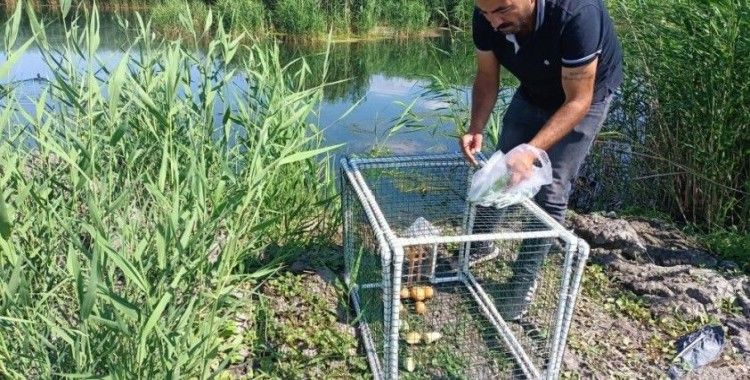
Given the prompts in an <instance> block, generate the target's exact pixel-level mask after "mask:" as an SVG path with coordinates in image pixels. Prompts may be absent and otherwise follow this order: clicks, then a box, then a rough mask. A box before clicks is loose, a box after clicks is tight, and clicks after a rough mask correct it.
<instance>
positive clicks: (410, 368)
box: [405, 356, 417, 372]
mask: <svg viewBox="0 0 750 380" xmlns="http://www.w3.org/2000/svg"><path fill="white" fill-rule="evenodd" d="M405 365H406V370H407V371H409V372H414V370H415V369H416V368H417V363H415V362H414V358H412V357H411V356H409V357H408V358H406V363H405Z"/></svg>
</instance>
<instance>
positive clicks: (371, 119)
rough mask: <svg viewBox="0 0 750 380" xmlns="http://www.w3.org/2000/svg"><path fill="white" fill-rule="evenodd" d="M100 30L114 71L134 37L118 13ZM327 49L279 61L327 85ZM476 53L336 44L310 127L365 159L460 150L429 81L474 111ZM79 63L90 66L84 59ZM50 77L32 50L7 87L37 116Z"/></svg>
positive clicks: (458, 38)
mask: <svg viewBox="0 0 750 380" xmlns="http://www.w3.org/2000/svg"><path fill="white" fill-rule="evenodd" d="M43 16H44V15H43ZM58 17H59V16H55V15H54V14H50V15H46V16H44V17H43V18H44V20H45V24H46V27H45V29H46V31H47V36H48V38H49V41H50V44H51V45H52V47H53V48H54V47H55V45H56V44H57V46H58V47H60V45H61V44H62V43H63V42H64V29H63V26H62V24H61V23H60V21H59V18H58ZM130 19H131V22H132V20H133V19H132V17H131V18H130ZM0 21H3V20H0ZM24 22H25V20H24ZM100 23H101V26H100V38H101V43H100V47H99V50H98V59H99V60H100V61H101V63H102V64H103V65H105V66H113V65H115V64H116V63H117V62H118V61H119V59H120V57H121V56H122V48H123V47H124V46H128V45H129V42H130V41H129V38H130V37H132V36H129V35H128V33H127V32H123V28H122V26H121V25H119V23H118V19H117V17H116V15H114V14H110V13H102V14H101V16H100ZM131 25H132V23H131ZM131 28H132V26H131ZM133 34H135V32H134V33H133ZM30 36H31V31H30V27H29V26H28V25H22V26H21V30H20V32H19V41H23V40H25V38H28V37H30ZM326 47H327V46H326V43H325V42H318V43H310V42H308V43H300V42H291V41H282V42H280V56H281V57H282V60H283V61H284V62H290V61H292V60H295V59H297V58H305V59H306V61H307V62H308V64H309V65H310V67H311V74H312V77H313V78H312V80H311V81H313V82H315V81H322V80H323V78H322V73H323V71H324V62H325V51H326ZM473 51H474V49H473V45H472V43H471V41H470V38H469V36H467V35H466V34H465V33H459V34H453V35H451V34H446V35H442V36H439V37H432V38H412V39H382V40H368V41H356V42H339V43H334V44H333V45H332V46H331V49H330V55H329V57H328V75H327V77H326V80H327V81H328V82H337V83H336V84H334V85H331V86H329V87H327V88H326V90H325V92H324V100H323V102H322V104H320V106H319V108H318V110H317V111H316V112H315V115H312V116H311V119H310V122H312V123H315V124H317V125H319V126H320V127H321V128H323V129H324V135H325V139H326V141H325V143H326V144H340V143H345V144H346V145H345V147H344V148H343V151H344V152H366V151H369V150H372V149H373V148H376V147H377V148H378V149H383V148H385V149H386V150H388V151H390V152H392V153H396V154H399V153H400V154H409V153H426V152H430V153H436V152H455V151H458V146H457V144H456V138H455V137H454V125H453V124H454V123H453V122H451V121H449V120H446V119H445V118H441V117H440V115H441V114H445V112H444V111H442V109H443V108H445V107H446V105H447V104H445V102H443V101H440V100H436V99H434V97H432V96H431V95H430V94H428V91H427V90H428V86H429V84H430V78H431V76H434V75H437V76H440V77H441V79H443V80H444V81H447V83H449V84H450V85H451V87H453V88H454V90H453V94H454V95H455V97H456V98H457V99H460V100H461V102H462V103H463V104H468V89H469V87H468V85H469V84H470V83H471V81H472V79H473V77H472V76H473V70H474V66H473V65H474V57H473ZM0 59H2V60H4V59H5V54H4V52H0ZM80 62H81V65H84V64H86V63H85V61H84V60H81V61H80ZM51 75H52V73H51V72H50V70H49V68H48V66H47V65H46V64H45V63H44V62H43V61H42V58H41V54H40V53H39V52H38V51H35V50H34V49H30V50H28V51H27V52H26V53H25V54H24V55H23V56H21V57H20V58H19V60H18V62H17V63H16V64H15V65H14V66H13V69H12V70H11V72H10V73H9V75H8V76H7V77H6V78H5V80H4V82H5V83H6V84H7V83H12V84H13V85H14V86H17V90H16V94H20V97H21V99H19V100H20V101H21V104H23V105H24V107H26V108H27V110H29V111H31V109H32V108H33V106H32V105H33V104H34V102H35V101H36V100H37V99H38V97H39V95H40V92H41V90H42V89H43V88H44V87H45V86H46V79H47V78H50V77H51ZM316 76H318V77H317V78H316ZM219 108H220V107H219ZM407 108H408V109H409V111H411V118H410V120H411V123H410V125H409V126H407V127H406V128H402V129H399V131H398V133H391V132H393V130H392V127H393V126H394V125H395V122H396V120H397V119H398V118H399V117H400V116H401V115H402V114H403V113H404V112H405V110H406V109H407ZM342 115H345V116H344V117H342ZM465 116H466V117H468V114H466V115H465ZM220 119H221V118H218V120H220ZM340 153H341V152H340Z"/></svg>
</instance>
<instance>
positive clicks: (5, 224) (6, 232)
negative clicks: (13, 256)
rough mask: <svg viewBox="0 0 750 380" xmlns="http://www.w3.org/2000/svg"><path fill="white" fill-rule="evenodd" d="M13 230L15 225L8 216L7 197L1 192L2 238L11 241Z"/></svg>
mask: <svg viewBox="0 0 750 380" xmlns="http://www.w3.org/2000/svg"><path fill="white" fill-rule="evenodd" d="M12 230H13V224H12V222H11V221H10V216H8V209H7V206H6V205H5V196H3V195H2V192H0V236H2V238H3V239H5V240H9V239H10V233H11V231H12Z"/></svg>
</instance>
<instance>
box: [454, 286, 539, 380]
mask: <svg viewBox="0 0 750 380" xmlns="http://www.w3.org/2000/svg"><path fill="white" fill-rule="evenodd" d="M463 282H464V284H465V285H466V288H467V289H468V290H469V292H470V293H471V295H472V296H473V297H474V299H475V300H476V302H477V305H478V306H479V308H480V309H481V310H482V312H484V314H485V316H486V317H487V319H488V320H489V321H490V323H492V325H493V326H494V327H495V330H497V332H498V334H500V337H501V338H502V339H503V341H504V342H505V345H506V346H507V347H508V348H509V349H510V354H511V355H512V356H513V358H514V359H515V360H516V363H517V364H518V366H519V367H521V370H522V371H523V373H524V375H525V376H526V377H527V378H531V379H540V378H541V375H540V373H539V370H538V369H537V368H536V366H534V363H533V362H532V361H531V359H530V358H529V356H528V354H526V351H524V349H523V347H522V346H521V344H520V343H519V342H518V340H517V339H516V337H515V336H514V335H513V331H512V330H511V329H510V327H508V325H507V324H506V323H505V321H504V320H503V318H502V317H501V316H500V313H499V312H498V311H497V308H495V306H494V304H493V303H492V301H491V300H490V299H489V296H488V295H487V293H486V292H485V291H484V289H483V288H482V286H481V285H479V283H478V282H477V280H476V279H475V278H474V276H473V275H472V274H471V273H469V272H467V273H466V274H465V276H464V279H463Z"/></svg>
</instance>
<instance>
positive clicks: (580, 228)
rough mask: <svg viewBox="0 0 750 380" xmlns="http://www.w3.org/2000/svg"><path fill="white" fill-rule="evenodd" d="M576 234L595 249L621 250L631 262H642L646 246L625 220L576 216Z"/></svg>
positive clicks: (592, 215) (573, 219) (574, 225)
mask: <svg viewBox="0 0 750 380" xmlns="http://www.w3.org/2000/svg"><path fill="white" fill-rule="evenodd" d="M571 225H572V226H573V229H574V230H575V232H576V233H577V234H578V235H579V236H581V237H582V238H583V239H585V240H586V241H587V242H588V243H589V244H590V245H591V247H593V248H610V249H619V250H621V251H622V253H623V254H624V255H625V256H626V257H627V258H628V259H631V260H640V259H641V258H642V257H643V256H644V255H645V253H646V246H645V245H644V244H643V242H642V241H641V239H640V238H639V237H638V233H637V232H636V231H635V230H634V229H633V227H631V226H630V224H629V223H628V221H627V220H625V219H611V218H607V217H605V216H603V215H599V214H590V215H575V216H573V217H572V219H571Z"/></svg>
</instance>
